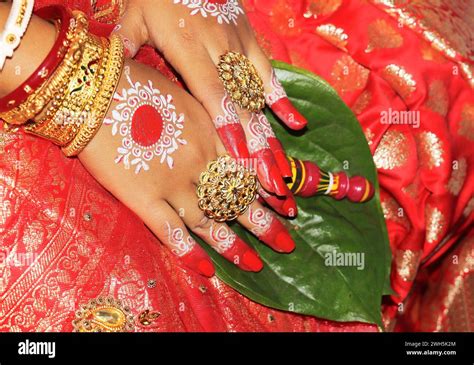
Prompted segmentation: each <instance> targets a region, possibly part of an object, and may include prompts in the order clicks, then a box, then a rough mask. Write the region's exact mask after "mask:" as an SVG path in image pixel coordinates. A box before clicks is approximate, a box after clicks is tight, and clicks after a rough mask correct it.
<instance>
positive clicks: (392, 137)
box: [374, 130, 408, 170]
mask: <svg viewBox="0 0 474 365" xmlns="http://www.w3.org/2000/svg"><path fill="white" fill-rule="evenodd" d="M407 160H408V145H407V138H406V137H405V135H404V134H403V133H402V132H399V131H395V130H389V131H387V132H386V133H385V134H384V135H383V137H382V140H381V141H380V143H379V145H378V146H377V148H376V150H375V153H374V162H375V166H377V168H378V169H385V170H392V169H394V168H397V167H401V166H403V165H405V163H406V162H407Z"/></svg>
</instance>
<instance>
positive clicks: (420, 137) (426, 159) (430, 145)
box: [415, 132, 444, 169]
mask: <svg viewBox="0 0 474 365" xmlns="http://www.w3.org/2000/svg"><path fill="white" fill-rule="evenodd" d="M415 141H416V144H417V150H418V159H419V161H420V165H421V166H422V167H425V168H428V169H432V168H434V167H439V166H441V164H442V163H443V162H444V157H443V156H444V149H443V142H441V140H440V139H439V138H438V136H437V135H436V134H434V133H433V132H421V133H419V134H416V135H415Z"/></svg>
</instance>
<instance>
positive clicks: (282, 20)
mask: <svg viewBox="0 0 474 365" xmlns="http://www.w3.org/2000/svg"><path fill="white" fill-rule="evenodd" d="M58 2H60V1H54V0H52V1H48V0H43V1H37V6H44V5H46V4H49V3H58ZM66 3H67V4H68V5H70V6H72V7H73V8H79V9H81V10H83V11H85V12H87V13H88V14H89V15H91V16H92V15H93V14H92V13H93V12H92V9H91V6H90V2H89V1H85V0H84V1H80V0H75V1H67V2H66ZM99 3H104V4H107V3H108V2H101V1H99ZM109 3H110V4H113V3H115V2H109ZM245 6H246V10H247V12H248V15H249V18H250V21H251V22H252V25H253V26H254V28H255V30H256V31H257V34H258V39H259V41H260V43H261V45H262V47H263V48H264V49H265V50H266V51H267V52H268V53H269V55H271V56H272V57H273V58H275V59H280V60H283V61H286V62H290V63H293V64H296V65H298V66H301V67H305V68H307V69H309V70H311V71H313V72H315V73H317V74H319V75H320V76H322V77H323V78H325V79H326V80H328V81H329V82H330V83H331V84H332V85H333V86H334V87H335V88H336V90H337V91H338V92H339V93H340V95H341V97H342V98H343V99H344V101H345V102H346V103H347V104H348V105H349V106H351V107H352V108H353V110H354V111H355V112H356V114H357V116H358V119H359V121H360V123H361V125H362V127H363V128H364V131H365V132H366V135H367V138H368V142H369V145H370V148H371V150H372V152H373V153H374V159H375V161H376V164H377V166H378V167H379V178H380V184H381V194H382V201H383V206H384V213H385V215H386V219H387V226H388V230H389V236H390V242H391V247H392V251H393V253H394V263H393V270H392V285H393V288H394V289H395V291H396V293H397V295H396V296H393V298H392V299H393V301H394V303H397V302H400V301H403V300H404V299H405V297H406V296H407V295H408V293H409V291H410V290H411V287H412V284H413V279H414V276H415V274H416V272H417V267H418V265H419V263H420V262H423V260H425V261H426V262H425V264H427V263H429V262H432V261H434V260H436V259H438V258H439V257H440V256H441V255H442V253H443V252H444V251H445V250H447V249H448V248H449V247H450V246H451V245H453V244H454V243H455V242H456V240H457V238H458V237H460V236H461V235H462V234H464V233H465V232H466V230H467V229H468V228H469V226H471V225H472V219H473V216H472V212H471V211H472V205H473V201H472V195H473V185H474V177H473V174H472V165H473V163H474V156H473V153H472V151H473V137H472V124H470V122H469V121H471V122H472V113H473V112H472V108H473V105H474V94H473V91H472V89H471V88H470V87H469V84H468V82H467V81H466V79H465V78H464V77H463V75H462V74H461V72H458V73H457V74H455V73H454V72H453V69H454V68H455V67H456V66H458V64H457V63H456V60H454V61H453V60H448V59H447V58H444V57H443V56H441V54H440V53H439V52H438V51H434V50H433V49H432V48H431V45H430V44H428V43H427V42H426V41H425V40H424V39H423V38H422V35H420V33H419V32H416V30H412V29H409V28H408V27H404V28H397V19H394V18H393V17H392V16H389V15H387V14H386V13H385V12H384V11H383V9H381V8H378V7H376V6H374V5H371V4H370V3H368V2H365V1H351V2H342V1H335V0H332V1H285V0H265V1H264V0H262V1H259V0H255V1H254V0H248V1H245ZM114 13H116V12H114ZM315 15H316V16H315ZM102 21H103V19H102ZM376 21H378V25H377V24H376V25H372V28H369V25H371V24H374V22H376ZM328 24H332V25H333V26H334V27H337V28H340V29H342V31H343V32H344V33H345V34H347V35H348V38H346V39H345V40H344V39H343V38H340V37H335V36H331V35H330V34H328V33H327V32H325V31H324V29H325V28H318V27H319V26H320V25H328ZM387 24H388V25H387ZM112 27H113V26H111V25H107V26H103V25H100V24H99V23H97V24H94V27H93V28H94V29H95V30H96V31H100V32H104V33H107V32H109V31H110V30H111V29H112ZM318 29H319V30H318ZM326 29H327V27H326ZM394 30H395V31H394ZM387 32H388V33H387ZM378 34H385V35H386V36H385V37H377V35H378ZM380 39H386V40H387V39H389V40H392V42H391V43H390V44H389V45H390V47H392V48H390V47H386V45H384V44H383V41H381V40H380ZM400 42H402V44H401V45H400ZM397 44H398V46H397V47H394V45H397ZM369 46H370V47H369ZM367 50H368V51H367ZM137 60H139V61H142V62H146V63H148V64H150V65H152V66H155V67H156V68H158V69H159V70H160V71H161V72H163V73H164V74H166V75H168V76H169V78H170V79H174V76H173V74H172V72H171V71H170V70H169V68H168V67H167V66H166V64H165V62H164V61H163V60H162V58H161V57H159V55H158V54H157V53H155V51H154V50H153V49H151V48H149V47H145V48H143V49H142V50H141V51H140V53H139V54H138V56H137ZM392 64H393V65H395V66H396V67H398V68H396V67H395V68H394V67H392V68H389V71H390V72H389V71H387V69H386V67H387V66H388V65H392ZM400 67H403V70H404V72H405V74H402V75H403V77H402V78H400V77H398V76H394V74H393V72H392V71H393V70H394V69H397V70H400ZM406 74H409V76H407V75H406ZM407 80H408V81H407ZM413 82H414V83H415V84H416V86H413ZM433 90H435V92H433ZM439 90H441V91H439ZM440 95H441V96H442V97H441V98H440V97H439V96H440ZM389 108H391V109H393V110H404V111H419V113H420V118H421V119H420V122H421V123H420V128H413V127H412V126H409V125H387V124H382V123H380V115H381V114H380V113H381V112H382V111H387V110H388V109H389ZM6 136H7V137H5V138H4V139H5V141H6V143H4V145H5V146H4V150H5V152H4V153H3V154H2V155H1V156H2V158H1V159H0V163H1V166H0V167H1V168H2V174H1V175H0V203H1V204H2V205H1V208H2V209H0V218H1V219H0V222H1V223H2V225H1V226H0V233H1V238H0V248H1V250H2V253H3V254H6V255H7V256H8V255H10V256H14V257H23V258H24V257H25V256H18V254H19V253H24V254H27V253H31V255H33V257H34V258H35V259H37V260H36V261H35V262H37V264H35V265H36V266H35V265H26V264H25V265H19V266H14V267H11V266H0V279H1V280H0V296H1V297H0V298H1V299H0V302H1V304H0V330H4V331H8V330H14V331H19V330H21V331H43V330H59V331H70V330H71V329H72V325H71V321H72V320H73V318H74V311H75V310H76V309H77V308H78V306H79V305H80V304H84V303H86V302H87V301H88V300H89V299H91V298H96V297H97V296H99V295H112V296H114V297H115V298H120V299H122V300H123V301H124V302H125V303H126V304H127V305H128V306H129V307H130V308H131V309H132V312H133V314H134V315H137V316H138V315H139V313H140V312H142V311H144V310H147V309H149V310H153V311H159V312H160V313H161V316H160V317H159V318H158V320H157V321H155V322H153V325H152V326H149V327H143V328H139V329H140V330H143V331H148V330H151V331H157V330H164V331H185V330H186V331H201V330H206V331H209V330H219V331H267V330H268V331H271V330H277V331H304V330H308V331H361V330H375V327H374V326H367V325H360V324H347V323H346V324H339V323H334V322H330V321H324V320H317V319H314V318H307V317H303V316H298V315H294V314H287V313H282V312H278V311H274V310H270V309H268V308H265V307H263V306H261V305H258V304H255V303H252V302H251V301H249V300H247V299H246V298H244V297H242V296H241V295H239V294H238V293H236V292H235V291H233V290H232V289H230V288H228V287H227V286H225V285H224V284H222V282H220V281H219V280H218V279H216V278H213V279H211V280H207V279H204V278H202V277H200V276H198V275H195V274H193V273H189V272H187V271H185V269H184V268H183V267H182V266H180V264H179V262H178V261H177V260H176V259H175V258H174V257H173V256H172V255H171V254H169V253H168V252H167V251H166V249H164V248H163V247H162V246H161V245H160V243H159V242H158V241H157V239H156V238H155V237H154V236H153V235H152V234H151V233H150V232H149V231H148V230H147V229H146V228H145V227H144V225H143V223H141V222H140V221H139V219H138V218H137V217H135V216H134V214H133V213H131V212H130V211H129V210H128V209H126V208H125V207H123V206H122V205H121V204H120V203H119V202H118V201H117V200H116V199H114V198H113V197H112V196H111V195H110V194H109V193H108V192H106V191H105V190H104V189H103V188H102V187H100V186H99V185H98V184H97V182H96V181H95V180H94V179H93V178H92V177H91V176H90V175H89V174H88V173H87V172H86V171H85V170H84V168H83V167H82V166H81V165H80V163H79V162H78V161H77V160H69V159H66V158H65V157H63V156H62V154H61V152H60V151H59V150H58V149H57V148H56V147H54V146H52V145H50V144H48V143H47V142H45V141H42V140H39V139H36V138H33V137H31V136H27V135H24V134H22V133H18V134H8V135H6ZM453 161H457V162H459V165H461V168H462V170H461V172H463V173H461V174H459V173H458V175H456V176H454V178H453V175H455V174H454V173H453V172H454V171H453V170H452V168H451V167H452V162H453ZM456 171H458V170H456ZM459 185H460V187H459ZM399 208H402V210H399ZM400 212H401V213H402V214H397V213H400ZM428 212H429V214H428ZM26 261H28V260H26ZM149 280H155V281H156V284H155V286H154V287H153V288H150V287H148V285H147V283H148V282H149ZM395 308H396V307H395V306H394V305H391V304H390V303H387V307H386V314H387V317H391V316H393V314H391V313H395V310H394V309H395Z"/></svg>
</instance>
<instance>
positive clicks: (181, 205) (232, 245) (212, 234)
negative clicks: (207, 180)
mask: <svg viewBox="0 0 474 365" xmlns="http://www.w3.org/2000/svg"><path fill="white" fill-rule="evenodd" d="M170 204H171V205H172V206H173V207H174V208H175V209H176V210H179V211H182V212H183V215H182V217H183V221H184V222H185V224H186V225H187V226H188V227H189V229H190V230H191V231H193V232H194V233H195V234H196V235H198V236H199V237H200V238H202V239H203V240H204V241H205V242H206V243H207V244H209V245H210V246H211V247H212V248H213V249H214V250H216V251H217V252H218V253H219V254H220V255H222V256H223V257H224V258H225V259H227V260H228V261H230V262H232V263H234V264H235V265H236V266H238V267H239V268H241V269H242V270H245V271H253V272H258V271H260V270H261V269H262V268H263V263H262V260H260V257H259V256H258V254H257V252H256V251H255V250H254V249H252V248H251V247H250V246H248V245H247V244H246V243H245V242H244V241H243V240H242V239H241V238H240V237H239V236H237V234H236V233H235V232H234V231H232V229H231V228H230V227H229V226H227V225H226V224H224V223H217V222H215V221H213V220H212V219H209V218H207V217H205V216H204V214H203V212H202V211H201V210H200V209H199V207H198V202H197V198H196V195H195V194H193V193H190V194H180V195H179V196H178V197H174V198H173V199H170Z"/></svg>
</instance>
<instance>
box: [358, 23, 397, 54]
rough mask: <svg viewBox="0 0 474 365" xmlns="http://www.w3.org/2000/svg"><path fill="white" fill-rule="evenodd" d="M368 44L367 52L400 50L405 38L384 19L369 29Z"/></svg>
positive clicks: (370, 25) (371, 24) (372, 24)
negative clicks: (389, 49) (385, 49)
mask: <svg viewBox="0 0 474 365" xmlns="http://www.w3.org/2000/svg"><path fill="white" fill-rule="evenodd" d="M367 35H368V39H369V41H368V44H367V48H366V49H365V52H367V53H369V52H372V51H373V50H376V49H380V48H398V47H401V46H402V45H403V37H402V35H401V34H400V33H399V32H398V30H397V29H395V28H394V27H393V26H392V25H390V24H389V23H388V22H387V21H385V20H383V19H377V20H376V21H374V22H372V23H370V24H369V25H368V27H367Z"/></svg>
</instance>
